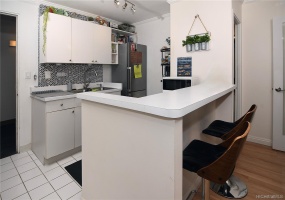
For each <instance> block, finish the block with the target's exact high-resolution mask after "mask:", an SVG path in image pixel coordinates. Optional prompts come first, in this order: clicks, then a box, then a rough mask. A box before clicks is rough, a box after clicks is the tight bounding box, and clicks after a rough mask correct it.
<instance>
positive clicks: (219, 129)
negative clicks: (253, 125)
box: [202, 104, 257, 140]
mask: <svg viewBox="0 0 285 200" xmlns="http://www.w3.org/2000/svg"><path fill="white" fill-rule="evenodd" d="M256 109H257V106H256V105H255V104H253V105H252V106H251V107H250V109H249V110H248V111H247V112H246V113H245V114H244V116H242V117H241V118H240V119H238V120H237V121H235V122H226V121H222V120H215V121H213V122H212V123H211V124H210V125H209V126H208V127H207V128H206V129H204V130H203V131H202V133H205V134H207V135H211V136H214V137H218V138H222V139H223V140H225V139H226V138H227V137H228V136H229V135H228V134H226V133H228V132H230V130H232V129H233V128H235V127H236V126H237V125H239V124H242V123H243V122H251V120H252V117H253V115H254V113H255V111H256Z"/></svg>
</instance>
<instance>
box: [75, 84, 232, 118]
mask: <svg viewBox="0 0 285 200" xmlns="http://www.w3.org/2000/svg"><path fill="white" fill-rule="evenodd" d="M234 89H235V85H233V84H226V83H223V82H214V83H213V82H211V83H203V84H200V85H196V86H193V87H188V88H183V89H179V90H174V91H167V92H164V93H160V94H155V95H150V96H146V97H141V98H133V97H125V96H110V95H105V94H98V93H96V94H95V93H94V94H93V93H92V94H89V93H82V94H78V95H77V97H78V98H80V99H82V100H87V101H92V102H97V103H102V104H106V105H111V106H116V107H120V108H126V109H130V110H135V111H140V112H144V113H149V114H153V115H157V116H161V117H167V118H179V117H183V116H184V115H186V114H188V113H190V112H192V111H194V110H196V109H197V108H200V107H202V106H204V105H206V104H207V103H209V102H212V101H214V100H216V99H218V98H220V97H221V96H223V95H225V94H227V93H229V92H231V91H233V90H234Z"/></svg>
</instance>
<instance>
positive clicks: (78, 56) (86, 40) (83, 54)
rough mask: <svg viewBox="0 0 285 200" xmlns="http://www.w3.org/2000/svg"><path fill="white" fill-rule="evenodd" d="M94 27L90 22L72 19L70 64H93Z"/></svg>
mask: <svg viewBox="0 0 285 200" xmlns="http://www.w3.org/2000/svg"><path fill="white" fill-rule="evenodd" d="M94 32H95V26H94V24H93V23H91V22H87V21H82V20H79V19H72V62H73V63H94V62H95V60H94V58H95V45H94V44H95V35H94Z"/></svg>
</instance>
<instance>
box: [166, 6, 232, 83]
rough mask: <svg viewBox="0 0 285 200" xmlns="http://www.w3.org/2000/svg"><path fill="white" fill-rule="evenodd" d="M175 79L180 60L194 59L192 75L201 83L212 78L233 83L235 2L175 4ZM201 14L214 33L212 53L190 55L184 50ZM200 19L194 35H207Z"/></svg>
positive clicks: (173, 22)
mask: <svg viewBox="0 0 285 200" xmlns="http://www.w3.org/2000/svg"><path fill="white" fill-rule="evenodd" d="M170 11H171V12H170V13H171V51H172V55H171V76H176V74H177V57H192V75H193V76H195V77H198V78H199V79H200V81H201V82H203V81H205V80H209V78H210V77H213V78H214V79H218V80H224V81H226V82H230V83H232V79H233V78H232V76H233V61H232V59H233V53H232V52H233V39H232V38H233V29H232V27H233V10H232V2H231V1H178V2H175V3H172V4H171V7H170ZM197 14H199V16H200V18H201V20H202V22H203V23H204V25H205V26H206V28H207V30H208V31H210V32H211V41H210V50H209V51H199V52H189V53H188V52H186V47H182V40H185V38H186V36H187V35H188V32H189V30H190V27H191V25H192V23H193V20H194V19H195V16H196V15H197ZM205 32H206V31H205V29H204V28H203V26H202V24H201V23H200V21H199V20H198V19H196V22H195V24H194V26H193V29H192V31H191V33H190V35H194V34H199V33H205Z"/></svg>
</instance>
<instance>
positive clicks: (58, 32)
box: [40, 13, 71, 63]
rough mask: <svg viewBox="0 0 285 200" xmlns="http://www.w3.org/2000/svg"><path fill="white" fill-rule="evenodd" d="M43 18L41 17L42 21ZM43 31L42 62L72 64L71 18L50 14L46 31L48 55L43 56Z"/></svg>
mask: <svg viewBox="0 0 285 200" xmlns="http://www.w3.org/2000/svg"><path fill="white" fill-rule="evenodd" d="M42 20H43V17H41V21H42ZM40 29H41V47H40V50H41V57H42V58H41V62H50V63H70V62H71V18H70V17H66V16H62V15H57V14H53V13H49V14H48V21H47V30H46V48H45V49H46V54H45V55H43V50H42V45H43V34H42V25H41V27H40Z"/></svg>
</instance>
